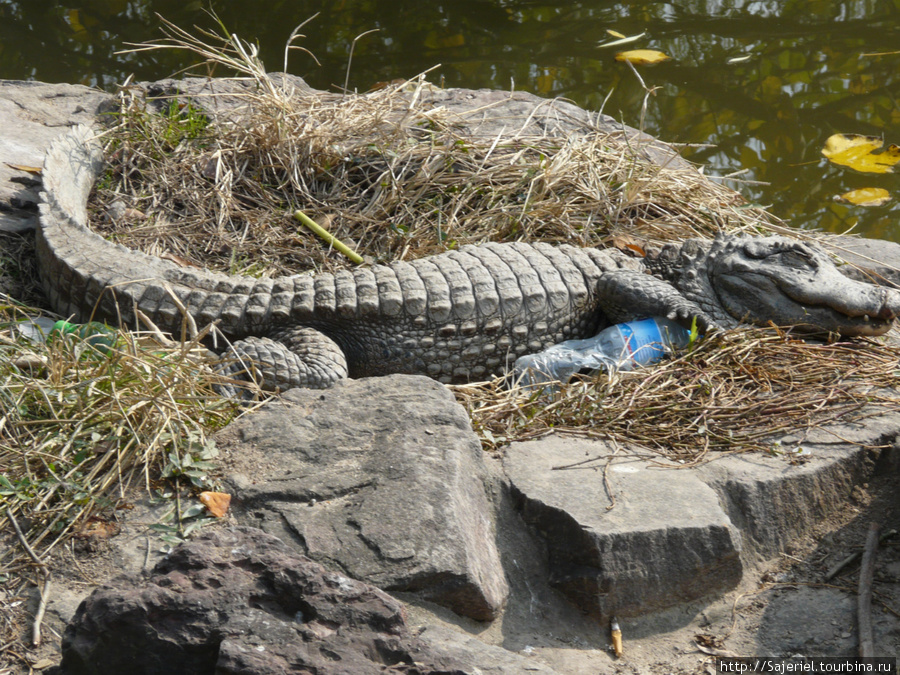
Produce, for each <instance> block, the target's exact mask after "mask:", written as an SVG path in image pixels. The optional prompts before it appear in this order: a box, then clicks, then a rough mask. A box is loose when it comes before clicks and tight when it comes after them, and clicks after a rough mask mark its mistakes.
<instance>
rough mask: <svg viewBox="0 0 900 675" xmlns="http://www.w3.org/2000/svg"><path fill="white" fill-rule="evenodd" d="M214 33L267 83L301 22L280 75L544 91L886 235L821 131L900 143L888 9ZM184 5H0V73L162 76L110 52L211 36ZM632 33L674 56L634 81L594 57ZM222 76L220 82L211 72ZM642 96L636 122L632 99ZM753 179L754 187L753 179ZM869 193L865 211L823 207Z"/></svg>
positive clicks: (440, 16)
mask: <svg viewBox="0 0 900 675" xmlns="http://www.w3.org/2000/svg"><path fill="white" fill-rule="evenodd" d="M211 6H212V8H213V9H214V10H215V12H216V14H217V15H218V17H219V18H220V19H221V20H222V22H223V23H224V25H225V26H227V27H228V29H229V30H231V31H233V32H235V33H237V34H238V35H240V36H241V37H243V38H245V39H250V40H255V41H258V43H259V45H260V49H261V53H262V56H263V59H264V61H265V63H266V65H267V68H268V69H269V70H271V71H277V70H282V69H283V58H284V44H285V41H286V40H287V38H288V36H289V35H290V32H291V30H292V28H293V27H294V26H296V25H298V24H299V23H301V22H302V21H304V20H305V19H307V18H309V17H310V16H312V15H313V14H316V13H317V12H318V16H317V17H316V18H315V19H313V20H312V21H311V22H310V23H308V24H307V25H306V27H305V28H304V30H303V33H304V34H305V35H306V38H305V39H304V40H303V41H302V42H301V44H302V45H303V46H304V47H306V48H307V49H309V50H310V51H311V52H312V53H313V54H315V55H316V57H317V58H318V61H319V64H320V65H317V64H316V63H315V61H314V60H313V59H312V58H310V57H309V56H307V55H305V54H302V53H297V52H295V53H294V54H293V55H292V56H291V60H290V62H289V64H288V70H289V71H290V72H293V73H295V74H297V75H301V76H303V77H305V78H306V79H307V81H308V82H309V83H310V84H312V85H313V86H315V87H318V88H323V89H330V88H340V87H342V86H343V84H344V82H345V80H346V81H347V82H348V84H349V88H350V89H356V90H359V91H365V90H367V89H369V88H370V87H372V86H373V85H375V84H376V83H378V82H387V81H390V80H393V79H395V78H406V77H411V76H414V75H416V74H417V73H420V72H423V71H425V70H428V69H430V68H433V67H434V66H436V65H438V64H440V65H439V67H437V68H435V69H434V70H432V71H431V72H430V74H429V78H430V79H431V80H432V81H434V82H443V83H444V85H446V86H455V87H470V88H479V87H492V88H500V89H509V88H510V87H515V88H516V89H517V90H523V91H530V92H534V93H536V94H540V95H542V96H548V97H554V96H560V97H565V98H568V99H571V100H573V101H574V102H575V103H577V104H578V105H581V106H583V107H586V108H590V109H594V110H598V109H601V108H602V109H603V110H604V111H605V112H606V113H607V114H610V115H613V116H614V117H616V118H617V119H620V120H622V121H623V122H625V123H627V124H630V125H632V126H636V127H642V128H643V129H644V130H645V131H647V132H649V133H651V134H653V135H655V136H658V137H659V138H661V139H663V140H666V141H669V142H676V143H685V144H699V145H702V146H703V147H697V148H693V149H689V150H686V152H685V154H686V156H688V157H689V158H690V159H691V160H693V161H696V162H698V163H700V164H702V165H704V166H705V169H704V170H705V171H706V172H707V174H709V175H714V176H725V175H728V174H732V173H734V172H737V171H742V170H743V171H744V173H742V174H741V175H740V179H742V180H744V181H747V182H733V183H730V184H731V185H732V186H733V187H735V188H736V189H738V190H740V191H741V192H742V193H743V194H744V195H745V196H746V197H747V198H748V199H750V200H751V201H754V202H756V203H759V204H764V205H771V210H772V211H773V212H774V213H775V214H776V215H778V216H780V217H782V218H784V219H786V220H787V221H788V222H789V223H790V224H792V225H794V226H796V227H803V228H807V227H810V228H823V229H827V230H829V231H835V232H840V231H845V230H847V229H849V228H855V229H854V231H857V232H861V233H863V234H866V235H867V236H872V237H881V238H886V239H892V240H894V241H900V218H898V214H900V206H898V202H897V201H896V200H897V199H900V179H898V174H896V173H895V174H886V175H880V176H878V175H872V174H860V173H857V172H854V171H853V170H851V169H846V168H841V167H837V166H834V165H830V164H829V163H828V162H827V161H826V160H824V159H823V157H822V155H821V148H822V146H823V144H824V142H825V139H826V138H828V136H830V135H831V134H833V133H836V132H842V133H861V134H869V135H874V136H879V137H883V138H884V140H885V141H886V143H896V144H900V53H898V51H900V0H855V1H852V2H838V1H836V0H787V1H782V2H775V1H766V0H706V1H704V0H687V1H681V2H649V1H648V2H604V1H599V0H598V1H594V2H564V1H562V0H560V1H558V2H546V1H542V2H527V1H516V0H461V1H456V2H437V3H423V2H420V1H417V2H411V1H410V0H391V1H389V2H388V1H385V0H334V1H333V2H328V3H322V2H308V1H306V0H264V1H260V0H242V1H241V2H237V1H227V2H226V1H225V0H213V2H212V5H211ZM209 7H210V4H209V3H207V2H200V1H199V0H188V1H187V2H185V1H184V0H82V1H80V2H79V1H76V0H70V2H68V3H61V2H56V1H51V0H0V78H8V79H26V78H33V79H37V80H42V81H48V82H62V81H65V82H81V83H84V84H89V85H96V86H100V87H103V88H104V89H107V90H113V89H114V88H115V86H116V84H117V83H120V82H122V81H124V80H125V78H126V77H127V76H128V75H130V74H133V75H134V76H135V77H136V78H138V79H142V80H155V79H160V78H162V77H166V76H169V75H171V74H173V73H175V72H177V71H179V70H180V69H181V68H183V67H185V66H187V65H190V62H191V60H190V57H189V56H188V55H186V54H184V53H180V52H174V51H173V52H165V53H160V52H155V53H142V54H119V55H117V54H116V51H117V50H120V49H122V48H123V47H125V44H124V43H126V42H141V41H146V40H151V39H156V38H158V37H160V33H159V21H158V19H157V18H156V13H159V14H161V15H163V16H165V17H166V18H167V19H169V20H171V21H173V22H174V23H176V24H177V25H179V26H182V27H185V28H190V27H191V26H193V25H199V26H202V27H204V28H213V27H215V22H214V21H213V20H212V18H211V17H210V16H209V15H208V14H207V13H206V12H205V11H204V10H205V8H207V9H208V8H209ZM371 29H378V32H376V33H372V34H369V35H366V36H364V37H362V38H360V39H359V40H358V41H357V42H356V46H355V49H354V56H353V61H352V64H351V67H350V70H349V75H348V70H347V65H348V54H349V48H350V44H351V43H352V42H353V40H354V38H355V37H356V36H358V35H360V34H362V33H364V32H366V31H369V30H371ZM610 30H612V31H616V32H618V33H621V34H624V35H637V34H640V33H646V35H645V37H643V38H642V39H641V40H639V41H638V42H635V43H633V44H631V45H628V46H627V47H623V48H624V49H627V48H635V47H641V48H650V49H657V50H661V51H663V52H665V53H666V54H668V55H669V56H671V57H672V60H670V61H667V62H665V63H662V64H659V65H656V66H653V67H642V68H640V69H639V72H640V74H641V77H642V78H643V80H644V82H645V84H646V86H647V87H648V88H651V89H653V92H654V93H653V95H652V96H649V97H647V96H646V91H645V89H644V87H642V86H641V84H640V82H639V81H638V79H637V78H636V77H635V75H634V74H633V73H632V72H631V70H630V69H629V68H628V66H627V65H626V64H624V63H620V62H617V61H615V59H614V56H615V52H616V49H605V48H600V47H598V43H601V42H604V41H608V40H610V39H612V38H611V37H610V35H609V33H608V31H610ZM223 74H224V73H223ZM645 98H646V99H647V106H646V111H645V113H643V114H642V104H643V102H644V100H645ZM762 183H765V184H762ZM861 187H882V188H884V189H887V190H888V191H890V192H891V193H892V194H893V195H894V198H895V201H892V202H890V203H889V204H887V205H885V206H882V207H878V208H868V209H867V208H864V207H856V206H846V205H841V204H837V203H835V202H834V201H833V197H834V196H835V195H838V194H842V193H844V192H847V191H849V190H852V189H856V188H861Z"/></svg>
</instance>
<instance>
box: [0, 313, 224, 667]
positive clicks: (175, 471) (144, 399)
mask: <svg viewBox="0 0 900 675" xmlns="http://www.w3.org/2000/svg"><path fill="white" fill-rule="evenodd" d="M36 313H37V312H36V310H29V311H28V312H27V313H26V312H24V311H23V310H22V308H19V307H14V306H11V305H7V306H3V307H0V412H2V414H0V532H3V533H4V540H3V542H2V543H3V544H4V546H3V547H2V548H0V583H4V584H7V591H8V592H7V594H6V595H4V596H0V603H3V602H4V601H5V600H6V599H12V598H15V597H16V596H17V594H18V593H19V592H21V590H22V588H23V587H24V584H26V583H27V581H28V579H29V577H31V576H32V575H34V576H35V577H37V578H38V579H40V578H42V575H46V569H47V568H46V567H44V565H43V563H44V562H46V561H47V560H49V555H50V554H51V553H52V551H53V550H54V549H55V548H56V547H57V546H58V545H59V544H60V543H61V542H63V541H65V540H67V539H68V538H69V537H70V536H71V535H72V534H77V533H79V532H82V531H83V530H84V529H85V528H86V527H88V526H89V524H90V523H97V522H99V523H104V522H107V520H108V519H109V518H110V513H109V508H110V507H112V506H114V505H115V504H117V503H118V502H119V501H120V500H121V499H123V498H124V495H125V493H126V491H127V490H128V489H129V487H131V486H143V487H145V488H146V489H147V490H149V489H150V488H151V486H156V485H159V482H158V481H159V478H160V475H162V474H166V473H167V474H169V476H170V477H173V478H178V477H185V478H190V477H191V475H190V472H189V471H185V466H186V461H185V458H186V457H191V458H194V459H196V458H204V457H208V456H209V455H210V454H211V453H212V452H213V449H212V447H211V446H210V438H209V437H210V434H211V433H212V432H214V431H215V430H216V429H219V428H221V427H223V426H225V425H226V424H227V423H228V422H229V421H230V420H231V419H233V418H234V417H235V415H236V414H237V413H238V412H239V407H238V404H237V403H235V402H233V401H231V400H228V399H223V398H222V397H220V396H217V395H216V394H215V393H214V391H213V389H212V386H213V384H214V383H215V382H217V381H219V379H220V378H219V377H218V376H216V375H215V374H214V372H213V370H212V368H211V367H210V365H209V364H208V363H206V362H207V361H209V359H208V358H206V357H205V354H206V352H205V350H203V349H202V348H200V346H199V345H198V344H197V343H196V342H193V343H190V342H189V343H185V344H178V345H174V346H166V345H162V344H159V343H157V342H154V341H151V340H149V338H147V337H146V336H139V335H137V334H134V333H126V332H115V331H112V335H113V336H114V337H112V338H110V342H111V343H112V344H111V346H103V345H99V349H98V346H94V345H92V344H91V342H90V340H89V339H88V340H82V339H78V338H75V337H55V338H51V339H49V340H48V341H47V342H46V343H43V342H33V341H31V340H29V339H26V338H25V337H23V336H22V335H21V334H20V332H19V331H18V329H17V328H16V323H17V322H18V321H21V320H25V319H26V317H27V316H34V315H35V314H36ZM190 461H191V460H188V462H190ZM179 472H180V473H179ZM26 553H27V555H26ZM3 614H4V616H5V617H6V619H7V620H8V621H7V622H6V623H5V624H3V625H0V639H2V643H5V642H6V641H7V640H6V638H8V637H9V636H10V631H12V630H13V626H12V624H11V621H12V619H11V617H12V616H13V613H12V612H11V611H10V612H9V613H8V614H7V613H6V612H3ZM4 633H5V635H4ZM2 643H0V644H2ZM0 651H2V650H0Z"/></svg>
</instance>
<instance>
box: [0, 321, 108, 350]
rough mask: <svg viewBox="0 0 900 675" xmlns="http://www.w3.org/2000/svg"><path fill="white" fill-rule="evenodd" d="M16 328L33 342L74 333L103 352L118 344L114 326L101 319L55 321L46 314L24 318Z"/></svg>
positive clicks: (45, 340) (17, 323)
mask: <svg viewBox="0 0 900 675" xmlns="http://www.w3.org/2000/svg"><path fill="white" fill-rule="evenodd" d="M15 327H16V330H17V331H18V332H19V334H21V335H22V336H23V337H26V338H28V339H29V340H31V341H32V342H38V343H40V342H47V341H48V340H52V339H54V338H56V337H59V336H63V335H74V336H75V337H77V338H79V339H81V340H84V341H85V342H87V343H88V344H89V345H91V346H92V347H94V348H95V349H97V350H98V351H99V352H100V353H101V354H106V353H108V352H109V349H110V348H111V347H115V346H116V345H117V344H118V339H119V338H118V334H117V333H116V331H115V329H114V328H110V327H109V326H107V325H106V324H103V323H100V322H99V321H90V322H88V323H69V322H68V321H55V320H54V319H49V318H47V317H45V316H37V317H30V318H28V319H22V320H20V321H18V322H16V324H15Z"/></svg>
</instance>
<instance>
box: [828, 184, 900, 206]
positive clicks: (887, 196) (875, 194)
mask: <svg viewBox="0 0 900 675" xmlns="http://www.w3.org/2000/svg"><path fill="white" fill-rule="evenodd" d="M834 201H836V202H843V203H845V204H856V205H857V206H882V205H883V204H887V203H888V202H889V201H891V193H890V192H888V191H887V190H885V189H883V188H860V189H859V190H851V191H850V192H845V193H844V194H842V195H838V196H836V197H835V198H834Z"/></svg>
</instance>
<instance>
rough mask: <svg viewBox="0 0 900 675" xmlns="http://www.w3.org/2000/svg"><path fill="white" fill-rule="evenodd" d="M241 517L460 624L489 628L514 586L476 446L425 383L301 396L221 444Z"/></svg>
mask: <svg viewBox="0 0 900 675" xmlns="http://www.w3.org/2000/svg"><path fill="white" fill-rule="evenodd" d="M218 442H219V445H220V447H221V448H222V449H223V454H224V455H225V456H226V462H227V464H228V470H229V471H230V472H231V478H230V482H231V483H232V485H233V492H234V497H235V502H234V503H235V506H236V509H237V513H238V514H241V515H239V518H240V520H241V521H242V522H245V523H252V524H258V525H259V526H261V527H263V528H264V529H265V530H267V531H269V532H272V533H273V534H275V535H276V536H279V537H282V538H283V539H285V541H288V542H294V544H295V545H296V546H298V547H299V548H300V550H301V551H302V552H303V554H304V555H308V556H309V557H310V558H312V559H314V560H317V561H319V562H322V563H324V564H327V565H331V566H332V567H334V568H336V569H340V570H342V571H343V572H344V573H346V574H348V575H349V576H352V577H354V578H357V579H360V580H364V581H367V582H369V583H372V584H374V585H376V586H378V587H380V588H383V589H386V590H394V591H408V592H412V593H415V594H417V595H419V596H420V597H422V598H424V599H427V600H431V601H433V602H435V603H437V604H440V605H443V606H446V607H449V608H450V609H452V610H453V611H455V612H456V613H458V614H461V615H463V616H468V617H472V618H475V619H478V620H489V619H492V618H494V617H495V616H496V615H497V613H498V612H499V610H500V609H501V608H502V607H503V605H504V603H505V601H506V596H507V593H508V587H507V583H506V578H505V576H504V573H503V569H502V567H501V564H500V556H499V553H498V551H497V545H496V535H495V531H494V509H493V507H492V505H491V503H490V501H489V499H488V493H487V489H486V485H487V483H488V482H489V479H488V474H487V470H486V467H485V466H484V463H483V458H482V450H481V445H480V443H479V441H478V439H477V438H476V436H475V434H474V432H473V431H472V429H471V425H470V423H469V420H468V417H467V415H466V413H465V411H464V410H463V408H462V407H461V406H460V405H459V404H458V403H457V402H456V401H455V400H454V398H453V396H452V394H450V392H449V391H448V390H447V389H446V388H444V387H443V386H441V385H439V384H437V383H436V382H434V381H433V380H430V379H428V378H425V377H410V376H403V375H395V376H389V377H383V378H366V379H363V380H348V381H345V382H342V383H339V385H338V386H336V387H334V388H333V389H330V390H326V391H314V390H301V389H297V390H293V391H290V392H287V393H286V394H285V395H284V396H283V397H282V398H281V399H280V400H274V401H272V402H270V403H268V404H266V405H265V406H263V407H262V408H261V409H260V410H258V411H256V412H254V413H253V414H252V415H247V416H245V417H244V418H242V419H241V420H239V421H237V422H236V423H234V424H232V425H231V427H229V428H228V429H227V430H226V431H225V432H224V433H223V434H222V435H221V436H220V437H219V440H218Z"/></svg>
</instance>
